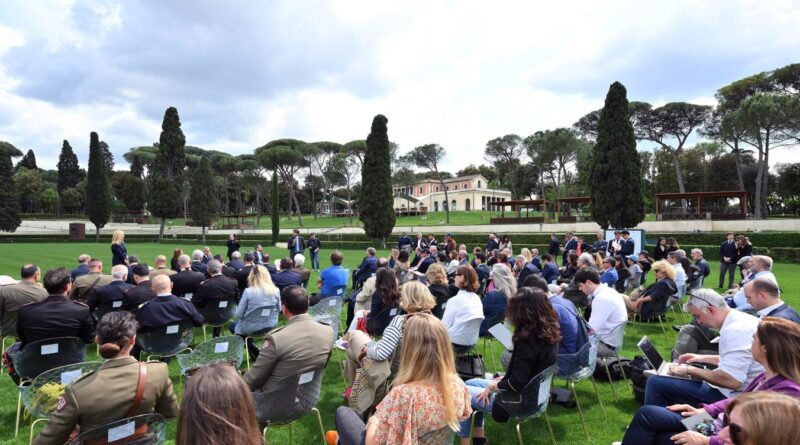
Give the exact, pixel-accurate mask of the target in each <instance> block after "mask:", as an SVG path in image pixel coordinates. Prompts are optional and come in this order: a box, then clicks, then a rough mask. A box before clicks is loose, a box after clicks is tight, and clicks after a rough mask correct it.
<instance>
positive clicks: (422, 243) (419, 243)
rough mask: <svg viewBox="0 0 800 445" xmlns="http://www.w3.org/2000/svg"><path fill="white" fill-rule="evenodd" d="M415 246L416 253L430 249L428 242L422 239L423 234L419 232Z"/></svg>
mask: <svg viewBox="0 0 800 445" xmlns="http://www.w3.org/2000/svg"><path fill="white" fill-rule="evenodd" d="M413 246H414V250H415V251H416V250H417V249H424V248H425V247H428V240H426V239H425V238H423V237H422V232H417V239H415V240H414V244H413Z"/></svg>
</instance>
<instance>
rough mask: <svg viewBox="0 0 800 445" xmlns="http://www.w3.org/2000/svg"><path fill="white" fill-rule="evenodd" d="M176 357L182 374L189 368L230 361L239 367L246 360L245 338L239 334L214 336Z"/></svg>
mask: <svg viewBox="0 0 800 445" xmlns="http://www.w3.org/2000/svg"><path fill="white" fill-rule="evenodd" d="M175 359H176V360H177V361H178V366H180V368H181V374H182V375H186V373H187V371H189V370H192V369H196V368H200V367H203V366H209V365H213V364H214V363H222V362H230V363H233V364H235V365H236V368H238V367H239V366H241V364H242V361H243V360H244V340H243V339H242V337H239V336H238V335H228V336H225V337H216V338H212V339H211V340H206V341H204V342H203V343H200V344H199V345H197V346H195V348H194V350H192V351H191V352H189V353H188V354H178V355H176V356H175Z"/></svg>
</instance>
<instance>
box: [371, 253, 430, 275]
mask: <svg viewBox="0 0 800 445" xmlns="http://www.w3.org/2000/svg"><path fill="white" fill-rule="evenodd" d="M421 254H422V259H421V260H420V261H419V264H417V272H419V273H422V274H424V273H427V272H428V268H429V267H430V266H431V264H433V263H435V262H436V260H435V259H434V258H433V257H432V256H431V255H430V251H429V250H428V249H422V252H421ZM376 265H377V263H376Z"/></svg>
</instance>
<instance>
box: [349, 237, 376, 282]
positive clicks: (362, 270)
mask: <svg viewBox="0 0 800 445" xmlns="http://www.w3.org/2000/svg"><path fill="white" fill-rule="evenodd" d="M376 270H378V258H377V257H375V248H374V247H367V254H366V256H364V260H363V261H361V264H359V265H358V269H356V270H355V273H354V274H355V276H354V277H353V278H354V279H353V283H354V284H353V285H354V286H355V287H356V288H358V287H360V285H361V284H364V282H365V281H367V278H369V277H370V276H372V274H374V273H375V271H376ZM356 283H358V285H357V284H356Z"/></svg>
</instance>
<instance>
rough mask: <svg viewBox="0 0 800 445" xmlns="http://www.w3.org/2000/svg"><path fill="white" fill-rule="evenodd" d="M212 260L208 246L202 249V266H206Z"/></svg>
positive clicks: (212, 256)
mask: <svg viewBox="0 0 800 445" xmlns="http://www.w3.org/2000/svg"><path fill="white" fill-rule="evenodd" d="M213 259H214V255H213V254H212V253H211V248H210V247H208V246H204V247H203V260H202V261H203V264H208V262H209V261H211V260H213Z"/></svg>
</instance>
